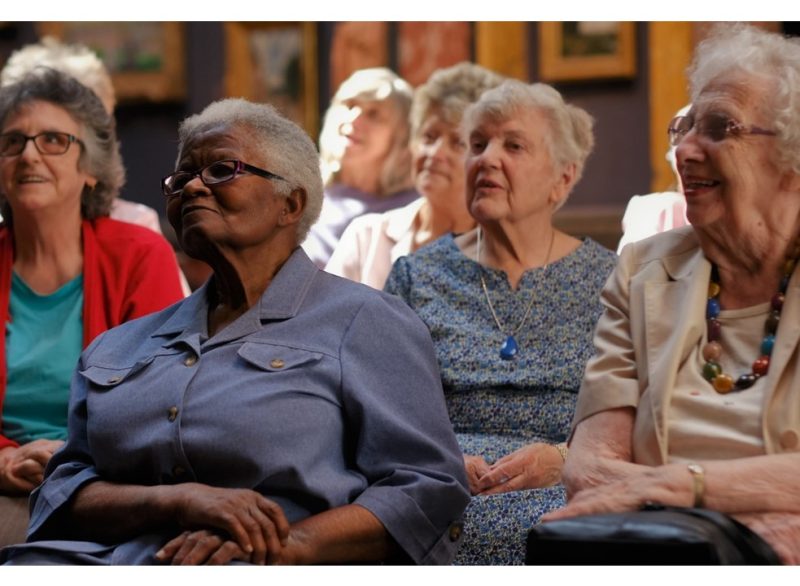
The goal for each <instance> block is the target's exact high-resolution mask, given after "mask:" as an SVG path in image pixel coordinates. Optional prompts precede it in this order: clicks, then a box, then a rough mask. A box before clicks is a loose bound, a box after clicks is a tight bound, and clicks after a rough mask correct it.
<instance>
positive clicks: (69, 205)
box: [0, 69, 183, 544]
mask: <svg viewBox="0 0 800 586" xmlns="http://www.w3.org/2000/svg"><path fill="white" fill-rule="evenodd" d="M123 180H124V169H123V167H122V161H121V159H120V155H119V145H118V142H117V140H116V136H115V133H114V124H113V122H112V119H111V118H109V116H108V114H107V113H106V111H105V110H104V108H103V105H102V103H101V102H100V100H99V99H98V97H97V96H96V95H95V94H94V93H93V92H92V91H91V90H89V89H87V88H86V87H84V86H82V85H81V84H79V83H78V82H77V81H75V80H74V79H72V78H71V77H68V76H66V75H64V74H62V73H58V72H56V71H54V70H52V69H39V70H36V71H35V72H33V73H31V74H30V75H28V76H26V77H24V78H23V79H22V80H21V81H19V82H18V83H15V84H12V85H9V86H6V87H4V88H2V90H0V206H2V215H3V218H4V222H3V224H2V225H0V311H2V320H0V328H2V331H0V344H1V345H2V346H1V348H2V349H1V350H0V408H1V409H2V412H1V413H2V418H0V495H2V496H0V519H3V521H2V522H0V544H6V543H10V542H18V541H21V540H22V539H24V527H25V525H26V524H27V502H26V501H27V499H26V498H21V497H24V496H27V494H28V493H29V492H30V491H31V490H32V489H33V488H34V487H36V485H38V484H39V482H41V480H42V475H43V472H44V468H45V466H46V464H47V462H48V460H49V459H50V457H51V456H52V454H53V452H54V451H55V450H56V449H58V448H59V447H60V446H61V445H62V444H63V440H64V439H66V435H67V402H68V399H69V384H70V379H71V377H72V373H73V371H74V369H75V365H76V363H77V361H78V356H79V355H80V353H81V350H82V349H83V348H85V347H86V346H87V345H88V344H89V343H90V342H91V341H92V340H93V339H94V338H95V337H96V336H97V335H98V334H100V333H102V332H103V331H105V330H107V329H108V328H110V327H113V326H116V325H119V324H121V323H123V322H125V321H128V320H130V319H133V318H136V317H140V316H143V315H146V314H147V313H150V312H152V311H156V310H159V309H163V308H164V307H166V306H167V305H169V304H171V303H173V302H175V301H178V300H179V299H181V298H182V297H183V295H182V293H181V288H180V282H179V279H178V268H177V263H176V260H175V255H174V254H173V252H172V250H171V248H170V246H169V244H168V243H167V242H166V240H164V239H163V238H162V237H161V236H159V235H157V234H154V233H153V232H151V231H149V230H146V229H142V228H140V227H136V226H132V225H129V224H126V223H121V222H117V221H114V220H111V219H109V218H107V217H106V216H107V215H108V212H109V209H110V207H111V205H112V203H113V201H114V198H115V197H116V196H117V193H118V192H119V190H120V187H121V186H122V183H123ZM14 496H17V498H11V497H14Z"/></svg>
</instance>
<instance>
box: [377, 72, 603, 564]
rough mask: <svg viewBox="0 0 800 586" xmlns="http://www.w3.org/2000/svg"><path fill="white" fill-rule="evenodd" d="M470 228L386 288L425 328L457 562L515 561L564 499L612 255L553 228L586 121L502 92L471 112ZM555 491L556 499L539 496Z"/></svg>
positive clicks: (546, 95)
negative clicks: (438, 384)
mask: <svg viewBox="0 0 800 586" xmlns="http://www.w3.org/2000/svg"><path fill="white" fill-rule="evenodd" d="M464 130H465V132H464V136H465V139H466V141H467V144H468V153H467V160H466V199H467V207H468V209H469V212H470V214H471V215H472V217H473V218H475V221H476V222H477V223H478V227H477V228H476V229H474V230H471V231H469V232H466V233H465V234H463V235H461V236H458V237H455V236H453V235H446V236H444V237H442V238H440V239H439V240H437V241H436V242H434V243H432V244H430V245H428V246H426V247H425V248H423V249H420V250H419V251H417V252H416V253H414V254H412V255H410V256H407V257H403V258H400V259H399V260H398V261H397V262H396V263H395V265H394V267H393V268H392V272H391V273H390V275H389V279H388V281H387V283H386V290H387V291H389V292H391V293H395V294H397V295H400V296H401V297H402V298H403V299H405V300H406V302H407V303H408V304H409V305H410V306H411V307H412V308H414V310H415V311H416V312H417V313H418V314H419V315H420V317H422V320H423V321H424V322H425V323H426V324H427V326H428V328H429V329H430V331H431V335H432V337H433V340H434V345H435V347H436V352H437V355H438V358H439V366H440V369H441V372H442V379H443V384H444V391H445V394H446V400H447V406H448V410H449V414H450V419H451V421H452V423H453V426H454V428H455V431H456V432H457V437H458V440H459V444H460V447H461V449H462V451H463V453H464V454H466V455H465V458H464V464H465V466H466V470H467V476H468V478H469V485H470V489H471V492H472V494H473V495H476V496H475V497H474V498H473V499H472V504H471V505H470V507H469V509H468V510H467V516H466V524H465V534H466V536H465V543H464V545H463V546H462V548H461V549H460V551H459V556H458V559H457V561H458V562H460V563H480V564H499V563H503V564H508V563H522V562H523V558H524V537H525V530H526V529H527V528H528V527H529V526H530V525H531V524H532V523H533V522H534V521H535V520H536V519H538V517H539V515H541V514H542V513H543V512H545V511H547V510H549V509H552V508H555V507H558V506H561V505H562V504H563V502H564V500H563V499H564V496H563V490H562V489H561V487H553V486H554V485H556V484H557V483H558V482H559V480H560V478H561V466H562V464H563V461H564V454H565V450H566V448H565V447H564V445H563V442H564V441H565V440H566V437H567V433H568V431H569V424H570V421H571V419H572V414H573V410H574V406H575V400H576V397H577V391H578V387H579V385H580V380H581V378H582V376H583V368H584V364H585V361H586V360H587V359H588V358H589V356H590V355H591V340H592V331H593V330H594V326H595V322H596V320H597V318H598V317H599V316H600V312H601V307H600V302H599V293H600V290H601V288H602V286H603V283H604V282H605V280H606V278H607V277H608V274H609V272H610V271H611V269H612V268H613V265H614V262H615V255H614V254H613V253H612V252H611V251H609V250H606V249H605V248H603V247H602V246H600V245H599V244H597V243H595V242H594V241H592V240H589V239H585V240H577V239H575V238H573V237H571V236H568V235H567V234H564V233H563V232H559V231H558V230H556V229H555V228H554V227H553V224H552V219H553V213H554V212H555V210H557V209H558V208H559V207H560V206H561V205H563V204H564V202H565V200H566V198H567V196H568V195H569V193H570V190H571V189H572V188H573V186H574V185H575V183H576V182H577V181H578V179H579V178H580V175H581V172H582V170H583V166H584V162H585V160H586V157H587V156H588V155H589V152H590V151H591V149H592V145H593V137H592V121H591V118H590V117H589V115H588V114H587V113H586V112H585V111H583V110H581V109H579V108H576V107H574V106H570V105H567V104H565V103H564V101H563V99H562V98H561V95H560V94H559V93H558V92H557V91H556V90H554V89H553V88H551V87H549V86H547V85H544V84H534V85H526V84H524V83H522V82H519V81H506V82H504V83H503V84H502V85H500V86H499V87H497V88H495V89H492V90H488V91H487V92H485V93H484V94H483V95H482V96H481V98H480V100H479V101H478V102H477V103H476V104H474V105H473V106H471V107H470V108H469V109H468V110H467V112H466V113H465V120H464ZM544 487H550V488H544Z"/></svg>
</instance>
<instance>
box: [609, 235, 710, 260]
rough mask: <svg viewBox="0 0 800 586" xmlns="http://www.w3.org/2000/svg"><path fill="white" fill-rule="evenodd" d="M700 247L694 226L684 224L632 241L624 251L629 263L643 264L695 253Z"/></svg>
mask: <svg viewBox="0 0 800 586" xmlns="http://www.w3.org/2000/svg"><path fill="white" fill-rule="evenodd" d="M699 248H700V243H699V241H698V240H697V236H696V234H695V231H694V228H692V227H691V226H683V227H681V228H675V229H674V230H668V231H666V232H661V233H660V234H655V235H653V236H650V237H649V238H645V239H644V240H640V241H638V242H632V243H631V244H629V245H628V246H626V247H625V248H624V249H623V251H624V252H626V253H627V254H625V256H626V257H629V259H628V263H629V264H632V265H634V266H642V265H646V264H650V263H653V262H664V261H667V260H671V259H680V258H682V257H685V256H687V255H688V256H691V255H694V254H695V253H696V252H697V251H698V250H699Z"/></svg>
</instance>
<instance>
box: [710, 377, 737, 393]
mask: <svg viewBox="0 0 800 586" xmlns="http://www.w3.org/2000/svg"><path fill="white" fill-rule="evenodd" d="M711 384H712V385H714V390H715V391H717V392H718V393H721V394H723V395H724V394H725V393H730V392H731V391H732V390H733V377H732V376H731V375H729V374H724V373H723V374H721V375H719V376H717V377H716V378H714V380H713V381H711Z"/></svg>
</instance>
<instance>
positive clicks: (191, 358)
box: [183, 354, 197, 366]
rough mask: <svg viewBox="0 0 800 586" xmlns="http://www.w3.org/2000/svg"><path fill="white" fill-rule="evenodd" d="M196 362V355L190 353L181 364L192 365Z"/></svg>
mask: <svg viewBox="0 0 800 586" xmlns="http://www.w3.org/2000/svg"><path fill="white" fill-rule="evenodd" d="M196 362H197V356H196V355H194V354H192V355H191V356H188V357H187V358H186V360H184V361H183V364H184V365H185V366H194V365H195V363H196Z"/></svg>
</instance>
